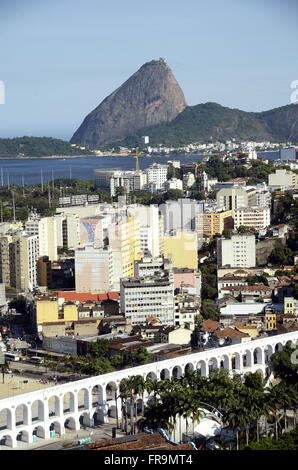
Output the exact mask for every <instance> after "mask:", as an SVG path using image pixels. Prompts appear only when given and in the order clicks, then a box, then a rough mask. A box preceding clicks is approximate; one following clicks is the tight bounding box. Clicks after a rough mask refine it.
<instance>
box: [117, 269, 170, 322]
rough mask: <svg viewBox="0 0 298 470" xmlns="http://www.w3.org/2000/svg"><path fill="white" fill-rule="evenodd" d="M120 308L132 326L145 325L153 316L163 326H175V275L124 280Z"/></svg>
mask: <svg viewBox="0 0 298 470" xmlns="http://www.w3.org/2000/svg"><path fill="white" fill-rule="evenodd" d="M120 308H121V312H122V313H124V315H125V317H128V318H130V319H131V324H132V325H140V324H143V323H145V322H146V319H147V318H148V317H152V316H154V317H157V318H158V319H159V320H160V321H161V322H162V324H163V325H167V326H170V325H174V280H173V275H172V274H169V275H168V276H151V277H146V278H137V277H134V278H122V279H121V281H120Z"/></svg>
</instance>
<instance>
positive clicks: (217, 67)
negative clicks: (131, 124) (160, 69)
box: [0, 0, 298, 140]
mask: <svg viewBox="0 0 298 470" xmlns="http://www.w3.org/2000/svg"><path fill="white" fill-rule="evenodd" d="M160 57H162V58H164V59H165V60H166V62H167V63H168V64H169V66H170V67H171V69H172V72H173V74H174V75H175V77H176V79H177V81H178V83H179V85H180V86H181V88H182V90H183V92H184V95H185V98H186V102H187V104H188V105H190V106H193V105H196V104H199V103H206V102H208V101H213V102H216V103H219V104H221V105H223V106H228V107H231V108H238V109H242V110H244V111H254V112H259V111H265V110H268V109H272V108H276V107H279V106H284V105H287V104H290V103H291V101H290V99H291V93H292V92H293V90H292V89H291V83H292V82H293V81H294V80H298V0H283V1H281V0H184V1H181V0H150V1H148V2H145V1H144V0H143V1H141V0H138V1H137V0H109V1H107V0H0V137H1V138H3V137H17V136H24V135H32V136H49V137H56V138H61V139H65V140H69V139H70V138H71V136H72V135H73V133H74V132H75V130H76V129H77V128H78V127H79V125H80V124H81V122H82V121H83V119H84V117H85V116H86V115H87V114H88V113H89V112H91V111H92V110H93V109H94V108H95V107H96V106H98V105H99V104H100V102H101V101H102V100H103V99H104V98H105V97H106V96H108V95H109V94H110V93H112V92H113V91H114V90H115V89H116V88H117V87H119V86H120V85H121V84H122V83H123V82H124V81H125V80H127V79H128V78H129V77H130V76H131V75H132V74H133V73H134V72H136V71H137V70H138V69H139V68H140V67H141V66H142V65H143V64H144V63H145V62H148V61H150V60H153V59H159V58H160ZM1 96H2V99H1Z"/></svg>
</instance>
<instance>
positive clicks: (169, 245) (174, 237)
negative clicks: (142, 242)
mask: <svg viewBox="0 0 298 470" xmlns="http://www.w3.org/2000/svg"><path fill="white" fill-rule="evenodd" d="M164 256H165V258H169V259H171V260H172V263H173V268H190V269H197V267H198V242H197V234H196V232H190V231H177V232H173V233H171V234H168V235H165V236H164Z"/></svg>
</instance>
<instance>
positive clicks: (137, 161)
mask: <svg viewBox="0 0 298 470" xmlns="http://www.w3.org/2000/svg"><path fill="white" fill-rule="evenodd" d="M140 155H144V153H139V147H137V148H136V153H135V155H133V156H135V157H136V171H137V172H139V171H140V169H139V156H140Z"/></svg>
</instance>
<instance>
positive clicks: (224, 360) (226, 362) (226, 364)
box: [218, 354, 230, 370]
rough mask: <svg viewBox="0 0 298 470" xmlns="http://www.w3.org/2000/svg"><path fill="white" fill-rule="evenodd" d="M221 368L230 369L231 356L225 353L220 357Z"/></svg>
mask: <svg viewBox="0 0 298 470" xmlns="http://www.w3.org/2000/svg"><path fill="white" fill-rule="evenodd" d="M218 365H219V369H226V370H229V369H230V358H229V356H228V355H227V354H224V355H223V356H221V357H220V358H219V359H218Z"/></svg>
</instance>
